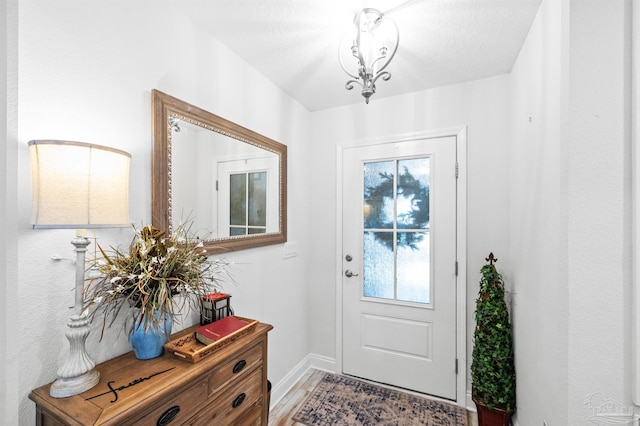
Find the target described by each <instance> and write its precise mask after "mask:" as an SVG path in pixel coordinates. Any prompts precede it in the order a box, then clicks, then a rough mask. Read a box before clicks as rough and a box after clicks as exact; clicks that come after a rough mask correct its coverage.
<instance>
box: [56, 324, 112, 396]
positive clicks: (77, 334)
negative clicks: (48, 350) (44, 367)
mask: <svg viewBox="0 0 640 426" xmlns="http://www.w3.org/2000/svg"><path fill="white" fill-rule="evenodd" d="M68 326H69V328H68V329H67V332H66V333H65V336H67V340H69V345H70V347H71V351H70V353H69V357H68V358H67V360H66V361H65V363H64V364H63V365H62V366H61V367H60V369H59V370H58V380H56V381H55V382H53V383H52V384H51V389H50V390H49V394H50V395H51V396H52V397H54V398H66V397H68V396H73V395H77V394H79V393H82V392H84V391H86V390H89V389H91V388H92V387H94V386H95V385H97V384H98V382H99V381H100V373H99V372H98V371H96V370H94V369H93V367H95V365H96V364H95V362H94V361H93V360H92V359H91V358H90V357H89V354H87V351H86V350H85V347H84V343H85V341H86V340H87V336H89V332H90V331H91V327H89V318H88V317H87V315H86V314H85V315H72V316H71V321H70V322H69V324H68Z"/></svg>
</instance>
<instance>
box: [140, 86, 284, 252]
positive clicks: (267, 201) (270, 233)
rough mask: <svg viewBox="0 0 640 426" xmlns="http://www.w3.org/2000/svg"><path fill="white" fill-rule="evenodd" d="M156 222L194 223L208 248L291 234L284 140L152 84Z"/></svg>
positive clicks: (169, 225)
mask: <svg viewBox="0 0 640 426" xmlns="http://www.w3.org/2000/svg"><path fill="white" fill-rule="evenodd" d="M152 127H153V158H152V167H151V169H152V173H151V174H152V183H151V188H152V206H151V215H152V224H153V225H154V226H156V227H157V228H159V229H165V230H169V231H172V230H173V229H175V228H176V227H177V226H179V225H180V224H181V223H189V225H190V227H191V232H192V233H195V234H196V235H197V237H198V238H201V239H202V241H203V243H204V247H205V249H206V250H207V252H208V253H210V254H211V253H220V252H225V251H232V250H242V249H246V248H252V247H260V246H266V245H270V244H278V243H284V242H286V241H287V147H286V145H283V144H281V143H279V142H276V141H274V140H272V139H269V138H267V137H265V136H262V135H260V134H258V133H256V132H253V131H251V130H249V129H246V128H244V127H242V126H239V125H237V124H235V123H232V122H231V121H228V120H226V119H224V118H222V117H219V116H217V115H215V114H212V113H210V112H208V111H205V110H203V109H201V108H198V107H196V106H194V105H191V104H189V103H187V102H184V101H181V100H179V99H177V98H174V97H173V96H170V95H167V94H166V93H163V92H160V91H159V90H155V89H154V90H153V91H152Z"/></svg>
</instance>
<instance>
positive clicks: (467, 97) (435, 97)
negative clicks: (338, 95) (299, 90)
mask: <svg viewBox="0 0 640 426" xmlns="http://www.w3.org/2000/svg"><path fill="white" fill-rule="evenodd" d="M394 78H399V77H394ZM378 91H379V92H383V91H384V82H383V83H380V84H379V87H378ZM353 95H354V96H359V95H358V94H357V93H354V94H353ZM508 100H509V98H508V76H506V75H501V76H497V77H493V78H488V79H484V80H478V81H473V82H469V83H465V84H459V85H455V86H448V87H443V88H438V89H433V90H427V91H423V92H416V93H412V94H408V95H402V96H397V97H392V98H378V99H376V98H375V96H374V97H373V98H372V100H371V102H370V104H369V105H365V103H364V101H362V102H361V103H359V104H357V105H352V106H346V107H340V108H335V109H328V110H324V111H318V112H314V113H313V127H312V129H313V132H312V134H313V140H312V142H313V146H312V149H311V151H310V153H311V158H313V161H310V162H309V174H310V175H311V176H312V177H313V179H312V181H311V186H310V190H311V191H312V192H313V193H314V194H315V198H314V201H313V204H314V210H313V211H312V214H311V217H310V220H309V221H310V223H312V224H316V227H317V228H316V229H317V232H316V233H315V234H314V237H313V244H312V246H311V247H310V250H311V257H312V258H313V259H314V262H313V263H312V264H311V265H310V271H309V283H310V286H309V295H308V297H309V300H310V302H311V301H313V303H309V315H310V335H312V336H313V340H312V341H311V342H310V348H311V352H313V353H317V354H320V355H324V356H327V357H338V356H339V354H336V330H335V328H336V324H335V320H334V319H335V316H336V312H335V304H336V303H335V301H336V292H335V288H336V282H335V280H336V253H335V246H336V223H335V222H336V213H335V212H336V175H337V171H336V149H337V147H338V146H343V145H344V146H346V145H349V144H353V143H355V142H360V141H363V140H368V139H379V138H382V137H389V136H393V135H402V134H407V133H415V132H422V131H427V130H439V129H447V128H453V127H460V126H468V144H467V145H468V146H467V158H468V160H467V161H468V200H467V215H468V224H467V229H468V240H467V259H468V264H467V268H468V269H467V271H468V275H467V330H468V335H467V361H468V364H470V362H471V348H472V344H471V342H472V331H473V312H474V308H475V298H476V296H477V289H478V285H477V283H478V281H479V278H480V277H479V271H480V268H481V266H482V265H483V264H484V263H485V261H484V259H485V257H487V255H488V254H489V252H491V251H493V252H494V253H495V255H496V256H497V257H498V258H499V263H498V267H499V268H501V270H502V272H503V273H504V274H505V278H506V279H507V282H508V281H509V270H510V266H509V265H510V261H509V257H510V255H509V251H508V227H509V225H508V224H509V211H508V210H509V209H508V206H509V205H508V197H507V193H508V188H509V185H508V177H509V158H508V153H509V149H508V144H509V139H508V123H507V121H506V117H507V116H508ZM462 403H464V401H463V402H462Z"/></svg>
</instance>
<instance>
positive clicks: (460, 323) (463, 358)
mask: <svg viewBox="0 0 640 426" xmlns="http://www.w3.org/2000/svg"><path fill="white" fill-rule="evenodd" d="M446 136H455V137H456V151H457V161H458V181H457V185H456V187H457V194H456V210H457V225H456V253H457V259H458V276H457V278H456V322H457V324H456V333H457V338H456V357H457V359H458V376H457V381H456V404H457V405H459V406H461V407H466V406H467V279H466V277H467V267H466V265H467V128H466V126H463V127H454V128H447V129H440V130H432V131H425V132H418V133H408V134H402V135H395V136H387V137H382V138H375V139H366V140H360V141H355V142H352V143H344V144H338V145H337V147H336V164H337V166H336V168H337V170H336V171H337V179H336V194H337V195H336V207H337V208H336V251H335V253H336V258H335V264H336V269H335V270H336V277H335V281H336V371H338V372H342V281H343V280H342V269H343V268H342V263H343V262H342V209H343V206H342V179H343V175H342V165H343V164H342V163H343V160H342V157H343V151H344V149H345V148H352V147H363V146H367V145H378V144H384V143H393V142H405V141H409V140H415V139H429V138H440V137H446Z"/></svg>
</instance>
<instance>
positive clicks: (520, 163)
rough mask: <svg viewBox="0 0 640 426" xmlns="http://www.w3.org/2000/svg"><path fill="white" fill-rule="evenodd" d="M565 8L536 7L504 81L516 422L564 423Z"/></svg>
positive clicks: (555, 5)
mask: <svg viewBox="0 0 640 426" xmlns="http://www.w3.org/2000/svg"><path fill="white" fill-rule="evenodd" d="M565 4H566V2H559V1H556V0H553V1H543V2H542V5H541V7H540V9H539V11H538V16H537V17H536V19H535V21H534V22H533V25H532V26H531V30H530V32H529V35H528V37H527V39H526V42H525V43H524V45H523V47H522V49H521V51H520V55H519V57H518V60H517V61H516V64H515V65H514V67H513V69H512V71H511V75H510V96H511V108H510V115H509V122H510V125H511V138H510V140H511V142H510V144H509V146H510V155H511V158H510V160H511V164H512V167H511V173H510V182H511V184H510V189H509V198H510V217H511V228H510V251H511V254H512V262H513V263H512V267H511V269H512V282H513V291H514V293H515V294H514V296H513V309H512V319H513V327H514V346H515V357H516V370H517V397H518V401H517V407H518V411H517V418H518V420H519V422H520V424H522V425H527V424H532V425H541V424H542V421H543V419H546V420H547V421H548V422H550V423H549V424H570V423H568V422H567V413H566V407H567V391H568V390H567V389H568V377H567V332H568V331H567V328H568V319H567V314H566V312H567V304H568V290H567V285H566V277H567V242H566V239H567V236H566V233H567V217H566V212H567V203H566V165H565V160H566V154H565V148H564V146H563V135H562V124H563V117H564V116H565V115H566V114H565V96H564V93H565V92H566V88H565V87H563V86H562V82H563V81H565V82H566V79H564V76H563V72H564V71H566V67H565V66H563V65H564V63H563V60H564V56H563V54H564V55H566V52H567V51H566V43H565V40H564V39H563V35H564V30H563V28H566V22H565V21H564V20H563V17H565V16H566V10H565V9H566V7H565Z"/></svg>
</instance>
